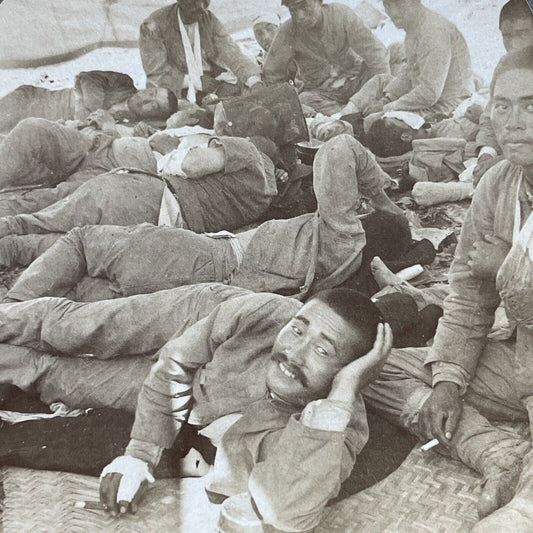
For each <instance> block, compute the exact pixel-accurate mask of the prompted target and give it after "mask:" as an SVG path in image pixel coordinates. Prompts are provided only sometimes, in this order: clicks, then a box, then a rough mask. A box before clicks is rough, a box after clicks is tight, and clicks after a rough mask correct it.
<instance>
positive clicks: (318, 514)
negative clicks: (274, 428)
mask: <svg viewBox="0 0 533 533" xmlns="http://www.w3.org/2000/svg"><path fill="white" fill-rule="evenodd" d="M345 414H346V413H345V412H344V409H342V408H340V410H339V407H338V406H336V405H332V403H331V402H330V401H329V400H319V401H318V402H312V403H311V404H309V405H308V406H307V407H306V409H305V410H304V412H303V413H302V415H301V416H297V415H293V416H292V417H291V418H290V420H289V423H288V425H287V426H286V427H285V428H284V429H282V430H279V433H280V436H279V439H278V440H277V441H276V439H268V441H267V442H269V443H270V446H271V447H270V449H266V450H263V456H264V457H265V460H264V461H262V462H260V463H257V464H256V465H255V467H254V468H253V470H252V473H251V475H250V479H249V482H248V489H249V492H250V494H251V496H252V498H253V500H254V503H255V505H256V507H257V509H258V511H259V513H260V514H261V516H262V518H263V521H264V522H265V523H267V524H269V525H272V526H274V527H275V528H277V529H279V530H282V531H310V530H312V529H313V528H314V527H316V526H317V525H318V524H319V522H320V520H321V518H322V512H323V510H324V508H325V507H326V505H327V503H328V501H329V500H330V499H331V498H334V497H335V496H337V494H338V493H339V490H340V487H341V483H342V482H343V481H344V480H345V479H347V478H348V477H349V475H350V473H351V472H352V470H353V467H354V464H355V461H356V456H357V454H358V453H359V452H360V451H361V449H362V448H363V446H364V444H365V443H366V441H367V439H368V426H367V422H366V415H365V412H364V408H363V411H362V412H361V413H359V415H358V417H357V420H356V421H355V422H354V423H353V424H351V425H349V426H347V422H348V421H349V420H350V416H349V415H348V417H346V416H345ZM350 414H351V413H350ZM326 419H329V421H328V423H327V424H324V421H325V420H326ZM327 426H330V427H329V428H328V427H327Z"/></svg>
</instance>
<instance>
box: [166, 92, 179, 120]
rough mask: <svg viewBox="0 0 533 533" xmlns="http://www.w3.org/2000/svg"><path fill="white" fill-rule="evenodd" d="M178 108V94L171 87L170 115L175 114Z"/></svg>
mask: <svg viewBox="0 0 533 533" xmlns="http://www.w3.org/2000/svg"><path fill="white" fill-rule="evenodd" d="M177 110H178V99H177V98H176V95H175V94H174V93H173V92H172V91H171V90H170V89H169V91H168V111H169V116H170V115H173V114H174V113H175V112H176V111H177Z"/></svg>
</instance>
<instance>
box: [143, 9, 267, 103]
mask: <svg viewBox="0 0 533 533" xmlns="http://www.w3.org/2000/svg"><path fill="white" fill-rule="evenodd" d="M209 3H210V0H179V1H178V2H176V3H174V4H173V5H170V6H166V7H163V8H161V9H158V10H157V11H155V12H154V13H152V14H151V15H150V16H149V17H148V18H147V19H146V20H145V21H144V22H143V23H142V24H141V34H140V38H139V49H140V52H141V59H142V63H143V67H144V71H145V73H146V78H147V85H148V87H162V88H165V89H168V90H170V91H172V92H173V93H174V94H175V95H176V97H177V98H181V97H182V96H185V95H186V96H187V99H188V100H189V101H190V102H195V101H197V100H200V101H201V98H200V96H201V95H202V94H206V93H214V94H217V95H218V96H219V97H224V96H234V95H237V94H240V92H241V89H242V87H244V86H247V87H252V86H253V85H254V84H256V83H258V82H260V81H261V78H260V75H259V66H258V65H257V64H256V63H254V62H253V61H252V60H251V59H249V58H248V57H246V56H245V55H244V54H243V53H242V52H241V50H240V48H239V46H238V45H237V44H236V43H235V42H234V41H233V40H232V38H231V37H230V36H229V35H228V33H227V32H226V30H225V29H224V26H223V25H222V23H221V22H220V21H219V20H218V19H217V18H216V17H215V15H214V14H213V13H212V12H211V11H209V10H208V7H209ZM226 69H229V70H230V71H231V73H233V74H234V75H235V76H236V77H237V79H238V81H239V84H238V85H237V84H230V83H227V82H224V81H220V80H217V77H218V76H219V75H220V74H222V73H223V72H225V71H226ZM197 93H198V94H197ZM197 103H199V102H197Z"/></svg>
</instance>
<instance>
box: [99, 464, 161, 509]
mask: <svg viewBox="0 0 533 533" xmlns="http://www.w3.org/2000/svg"><path fill="white" fill-rule="evenodd" d="M114 473H116V474H122V479H121V480H120V484H119V486H118V492H117V502H131V500H133V498H134V496H135V495H136V494H137V491H138V490H139V487H140V486H141V483H142V482H143V481H148V482H149V483H153V482H154V476H152V474H151V473H150V470H149V469H148V464H147V463H145V462H144V461H141V460H140V459H136V458H135V457H131V456H129V455H121V456H120V457H117V458H116V459H114V460H113V461H112V462H111V463H109V464H108V465H107V466H106V467H105V468H104V469H103V470H102V473H101V474H100V479H102V478H104V477H105V476H106V475H107V474H114Z"/></svg>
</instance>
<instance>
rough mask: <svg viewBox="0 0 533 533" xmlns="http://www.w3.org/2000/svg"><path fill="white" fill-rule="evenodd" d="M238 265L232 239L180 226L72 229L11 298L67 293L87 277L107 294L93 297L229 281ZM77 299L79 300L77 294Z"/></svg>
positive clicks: (88, 296)
mask: <svg viewBox="0 0 533 533" xmlns="http://www.w3.org/2000/svg"><path fill="white" fill-rule="evenodd" d="M236 267H237V259H236V255H235V253H234V251H233V248H232V246H231V244H230V242H229V239H223V238H221V239H218V238H211V237H208V236H206V235H199V234H197V233H193V232H192V231H189V230H184V229H180V228H165V227H157V226H153V225H151V224H140V225H137V226H130V227H124V226H85V227H83V228H74V229H73V230H71V231H70V232H69V233H67V234H66V235H64V236H63V237H61V238H60V239H59V240H58V241H57V242H56V243H55V244H54V245H53V246H52V247H51V248H49V249H48V250H47V251H46V252H45V253H44V254H43V255H41V256H40V257H39V258H37V259H36V260H35V261H34V262H33V263H32V264H31V265H30V267H29V268H28V269H27V270H26V271H25V272H24V273H23V274H22V275H21V276H20V278H19V279H18V280H17V282H16V283H15V284H14V285H13V287H12V289H11V290H10V291H9V292H8V294H7V296H8V297H9V298H12V299H14V300H31V299H33V298H38V297H40V296H65V295H67V294H68V293H69V291H71V290H72V289H76V288H77V286H79V284H80V282H81V281H82V280H83V279H84V278H86V277H87V276H89V277H90V278H97V279H98V280H99V281H101V283H103V284H104V285H105V287H106V291H107V293H106V292H105V291H104V292H103V293H102V292H99V293H98V294H97V295H96V297H95V298H94V297H93V296H92V295H91V294H90V291H89V293H88V294H85V295H84V297H83V299H84V300H85V301H87V300H89V301H90V300H93V299H102V295H104V298H116V297H120V296H130V295H133V294H145V293H150V292H155V291H158V290H164V289H169V288H174V287H179V286H181V285H190V284H193V283H203V282H212V281H226V280H227V279H228V277H229V276H230V274H231V273H232V272H233V270H235V268H236ZM76 299H80V298H79V297H78V298H76Z"/></svg>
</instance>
